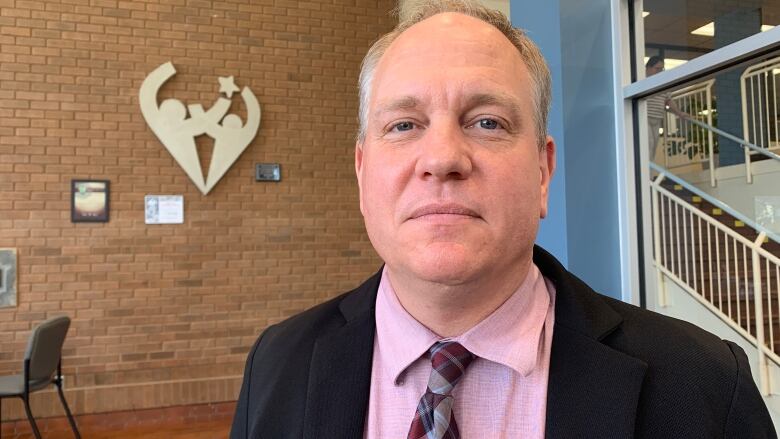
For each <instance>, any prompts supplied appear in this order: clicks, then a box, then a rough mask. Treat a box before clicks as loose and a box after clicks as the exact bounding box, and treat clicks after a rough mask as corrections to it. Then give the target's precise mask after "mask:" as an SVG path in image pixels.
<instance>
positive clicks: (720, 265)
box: [660, 180, 780, 355]
mask: <svg viewBox="0 0 780 439" xmlns="http://www.w3.org/2000/svg"><path fill="white" fill-rule="evenodd" d="M661 187H662V188H664V189H665V190H666V191H668V192H670V193H672V194H674V195H675V196H676V197H677V198H679V199H680V200H682V201H684V202H686V203H688V204H689V205H690V206H692V207H694V208H696V209H698V210H699V211H700V212H702V213H703V214H706V215H709V216H710V217H711V218H712V219H713V220H715V221H717V222H719V223H720V224H722V225H723V226H724V227H727V228H729V229H731V230H733V231H734V232H736V233H737V234H738V235H739V236H741V237H743V238H744V239H745V240H747V241H750V242H753V243H756V241H757V240H758V238H759V234H760V233H759V232H757V231H756V230H755V229H753V228H751V227H749V226H747V225H746V224H745V223H744V222H743V221H741V220H739V219H737V218H735V217H734V216H732V215H730V214H729V213H727V212H725V211H723V209H721V208H719V207H717V206H715V205H713V204H712V203H710V202H708V201H706V200H705V199H704V198H702V197H701V196H698V195H696V194H694V193H693V192H691V191H689V190H687V189H685V188H683V186H682V185H680V184H676V183H675V182H673V181H671V180H664V181H662V182H661ZM660 210H661V212H662V216H661V235H662V236H667V237H670V239H662V241H664V242H665V245H662V247H661V253H662V258H663V260H666V261H669V263H670V269H671V270H672V272H673V273H675V274H676V275H677V277H679V278H680V279H681V280H683V281H685V282H686V283H688V284H690V285H691V286H692V287H693V289H694V290H695V291H697V293H698V294H699V295H700V296H701V297H702V298H703V299H704V300H706V301H707V302H709V303H711V304H712V305H713V306H715V307H716V308H718V309H719V310H721V312H723V313H724V314H725V315H726V316H728V317H729V318H730V319H731V320H732V321H734V322H735V323H736V324H737V325H739V327H740V328H742V329H743V330H744V331H745V332H746V333H748V334H751V335H753V336H755V334H756V333H757V328H756V323H757V321H758V320H757V318H756V316H755V312H753V311H754V308H755V291H754V290H755V289H754V281H753V279H754V277H753V274H754V273H753V257H752V251H751V250H750V249H748V248H747V246H745V245H743V244H744V243H743V242H741V240H740V239H738V238H736V239H735V238H733V237H730V236H727V235H725V234H722V233H718V232H717V231H716V228H715V227H713V226H712V225H711V224H710V223H708V222H707V221H705V220H703V219H701V218H698V217H696V216H695V215H694V214H691V213H689V211H687V210H686V211H682V210H680V209H679V208H678V209H664V208H663V207H660ZM672 238H674V239H672ZM760 244H761V248H763V249H764V250H766V251H767V252H768V253H769V254H771V255H773V256H775V257H776V258H780V243H778V242H775V241H772V240H770V239H769V238H767V237H762V241H761V242H760ZM678 252H679V255H678ZM767 262H768V261H764V264H763V265H764V266H763V267H761V266H759V270H758V272H759V276H758V278H760V281H761V285H762V289H763V297H762V304H763V308H764V313H763V314H764V315H763V322H764V324H763V327H764V328H763V329H764V334H765V337H766V341H767V346H768V347H770V348H771V349H772V351H773V352H775V353H776V354H778V355H780V301H779V300H780V299H779V297H778V294H779V293H778V282H779V281H780V278H778V275H777V273H775V271H777V266H774V267H772V266H771V265H769V270H767ZM759 265H762V264H760V263H759ZM772 268H774V269H772Z"/></svg>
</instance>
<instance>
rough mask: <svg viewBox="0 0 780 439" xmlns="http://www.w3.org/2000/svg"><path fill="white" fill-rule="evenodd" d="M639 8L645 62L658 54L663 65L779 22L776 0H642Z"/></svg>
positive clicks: (676, 63)
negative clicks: (641, 11)
mask: <svg viewBox="0 0 780 439" xmlns="http://www.w3.org/2000/svg"><path fill="white" fill-rule="evenodd" d="M642 9H643V13H642V15H643V16H644V18H643V20H644V32H645V35H644V41H645V54H644V57H645V58H644V60H645V63H647V61H648V60H649V58H650V57H653V56H659V57H660V58H663V59H664V61H665V62H664V63H663V67H664V68H665V69H672V68H674V67H677V66H679V65H680V64H683V63H685V62H687V61H690V60H691V59H693V58H696V57H698V56H701V55H703V54H705V53H708V52H710V51H713V50H715V49H718V48H721V47H724V46H727V45H729V44H731V43H734V42H736V41H739V40H741V39H744V38H746V37H749V36H751V35H754V34H757V33H759V32H762V31H767V30H769V29H771V28H773V27H774V26H777V25H780V1H778V0H739V1H735V0H644V1H643V6H642ZM658 68H659V67H656V70H654V71H648V72H646V73H647V75H649V74H652V73H655V72H656V71H657V69H658Z"/></svg>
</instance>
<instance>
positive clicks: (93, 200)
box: [70, 180, 110, 223]
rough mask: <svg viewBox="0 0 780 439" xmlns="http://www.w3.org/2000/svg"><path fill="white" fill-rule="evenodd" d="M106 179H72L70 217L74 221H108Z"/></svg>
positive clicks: (107, 183) (107, 188) (107, 184)
mask: <svg viewBox="0 0 780 439" xmlns="http://www.w3.org/2000/svg"><path fill="white" fill-rule="evenodd" d="M109 199H110V197H109V181H108V180H72V181H71V185H70V219H71V221H72V222H74V223H82V222H93V223H105V222H108V211H109Z"/></svg>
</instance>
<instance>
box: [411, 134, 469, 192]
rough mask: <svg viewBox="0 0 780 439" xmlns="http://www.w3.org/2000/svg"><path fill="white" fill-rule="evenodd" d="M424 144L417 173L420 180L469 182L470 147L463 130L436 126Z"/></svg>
mask: <svg viewBox="0 0 780 439" xmlns="http://www.w3.org/2000/svg"><path fill="white" fill-rule="evenodd" d="M421 141H422V148H420V155H419V157H418V159H417V163H416V169H415V172H416V174H417V175H418V176H419V177H421V178H423V179H426V180H427V179H436V180H439V181H447V180H465V179H467V178H468V177H469V176H470V175H471V171H472V161H471V156H470V154H469V145H468V142H467V141H466V138H465V135H464V133H463V130H462V129H461V127H460V126H458V125H457V124H452V125H447V126H444V125H441V126H436V125H435V124H432V125H431V126H430V127H428V129H427V130H426V132H425V136H424V137H423V138H422V139H421Z"/></svg>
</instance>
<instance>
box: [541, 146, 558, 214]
mask: <svg viewBox="0 0 780 439" xmlns="http://www.w3.org/2000/svg"><path fill="white" fill-rule="evenodd" d="M554 172H555V141H554V140H553V138H552V137H550V136H547V138H546V139H545V141H544V146H543V147H542V148H540V149H539V173H540V175H541V181H540V185H541V200H540V201H541V206H540V210H539V218H544V217H546V216H547V198H548V196H549V193H550V180H552V176H553V173H554Z"/></svg>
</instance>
